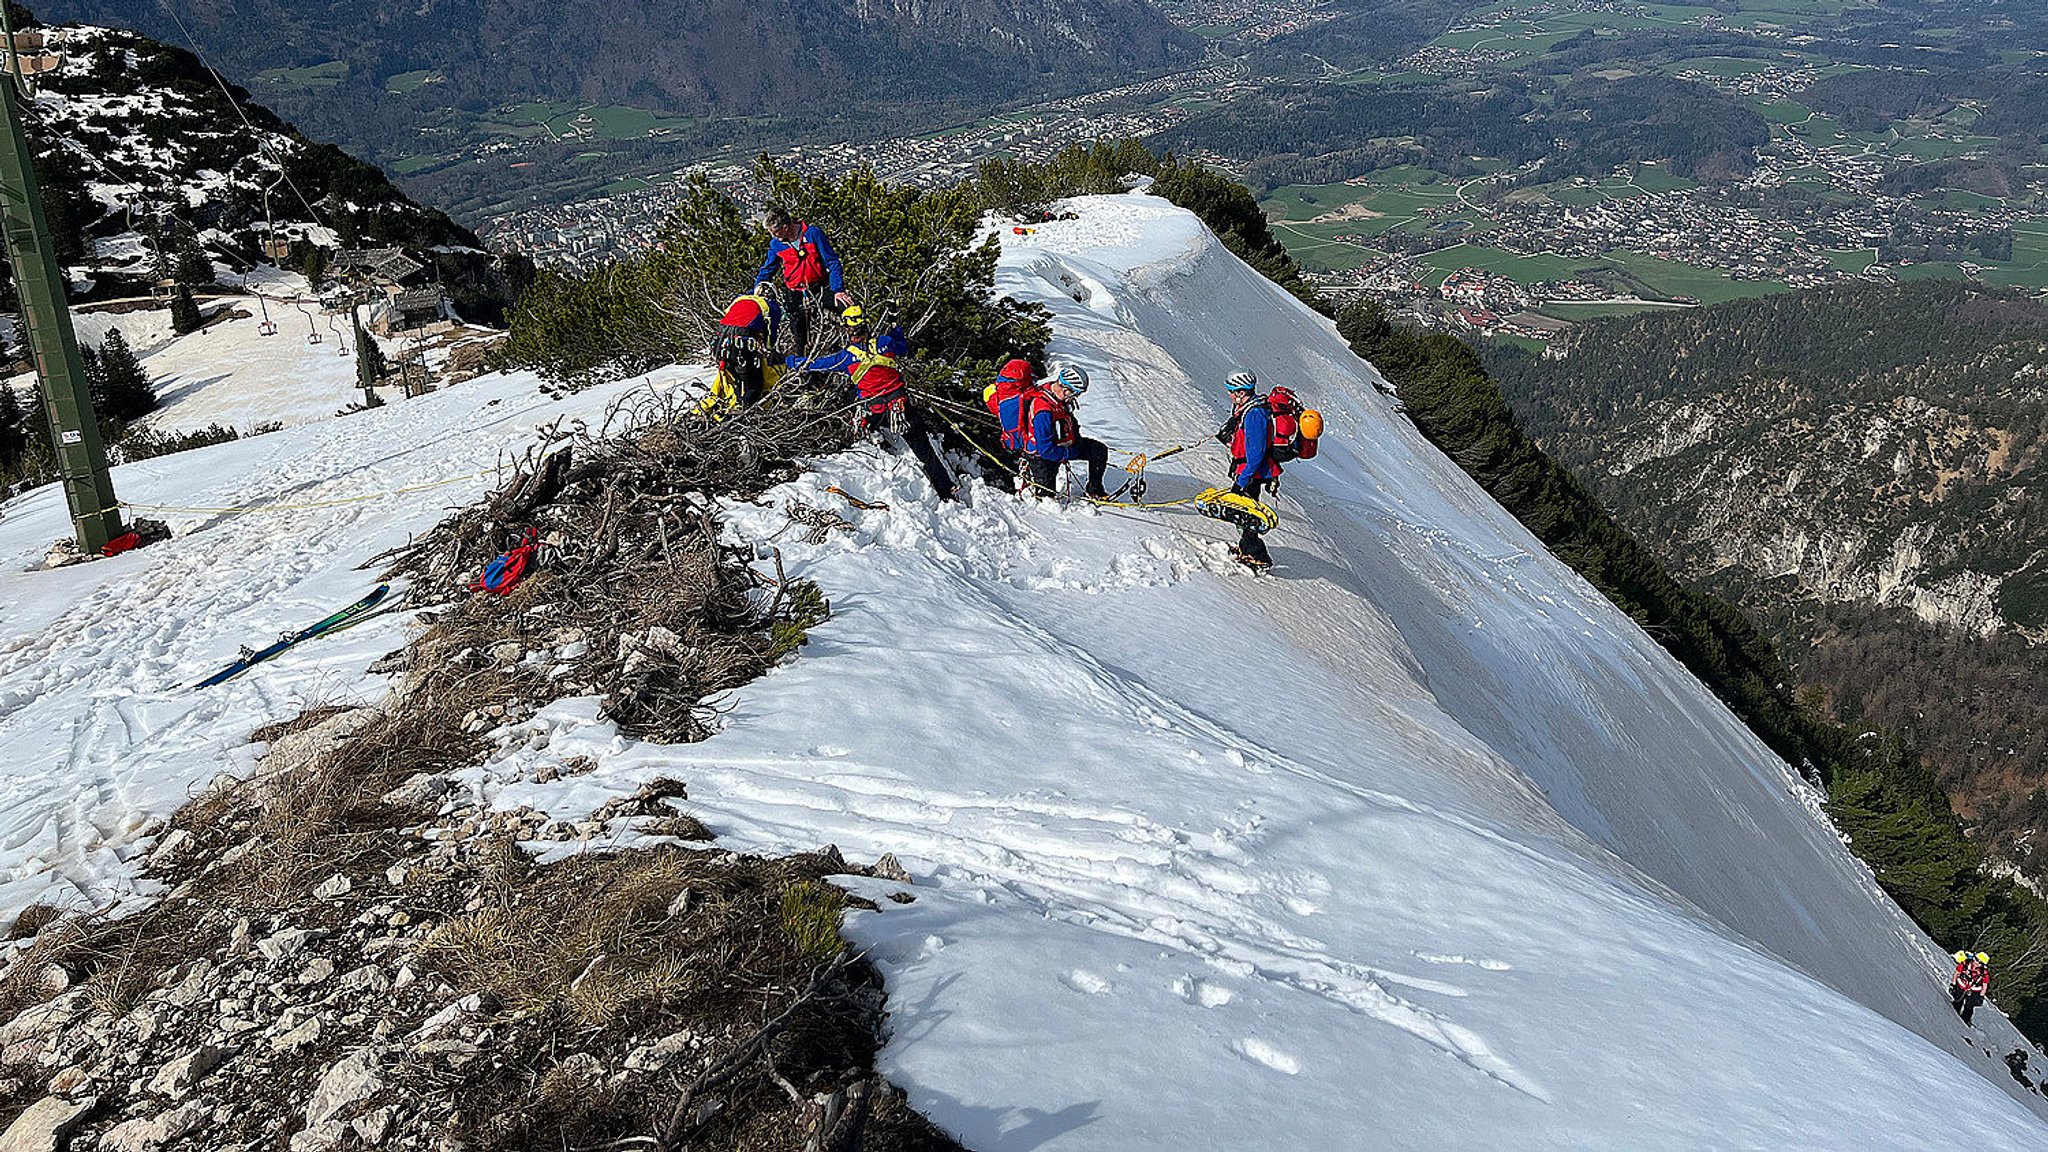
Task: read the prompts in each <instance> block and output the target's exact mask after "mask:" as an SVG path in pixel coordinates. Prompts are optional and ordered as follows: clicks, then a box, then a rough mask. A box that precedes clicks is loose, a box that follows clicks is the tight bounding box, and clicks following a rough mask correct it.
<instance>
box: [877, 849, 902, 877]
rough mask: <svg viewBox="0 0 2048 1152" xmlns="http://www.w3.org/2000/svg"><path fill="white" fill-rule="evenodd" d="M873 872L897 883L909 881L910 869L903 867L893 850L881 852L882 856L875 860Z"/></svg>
mask: <svg viewBox="0 0 2048 1152" xmlns="http://www.w3.org/2000/svg"><path fill="white" fill-rule="evenodd" d="M874 873H875V875H876V876H879V877H881V878H882V879H884V880H894V881H895V882H896V883H898V884H908V883H910V869H908V868H905V867H904V866H903V864H902V862H901V861H899V860H897V859H896V854H895V853H894V852H884V853H882V858H881V859H880V860H877V861H875V867H874Z"/></svg>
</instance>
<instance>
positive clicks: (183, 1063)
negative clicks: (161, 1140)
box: [149, 1044, 230, 1100]
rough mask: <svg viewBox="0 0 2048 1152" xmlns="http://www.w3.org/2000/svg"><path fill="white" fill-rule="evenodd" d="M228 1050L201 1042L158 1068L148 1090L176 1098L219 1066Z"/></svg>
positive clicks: (188, 1090)
mask: <svg viewBox="0 0 2048 1152" xmlns="http://www.w3.org/2000/svg"><path fill="white" fill-rule="evenodd" d="M229 1051H230V1050H229V1049H227V1048H216V1047H215V1046H213V1045H211V1044H201V1045H200V1046H199V1047H197V1048H194V1049H193V1050H192V1051H190V1052H187V1053H185V1054H184V1055H183V1056H180V1057H178V1058H177V1059H176V1060H173V1061H171V1062H170V1063H168V1064H166V1065H164V1066H163V1067H162V1068H160V1069H158V1070H157V1074H156V1076H155V1077H154V1078H153V1079H151V1080H150V1082H149V1090H150V1091H151V1092H154V1093H156V1094H157V1095H159V1096H168V1097H170V1098H172V1099H174V1100H175V1099H178V1098H179V1097H182V1096H184V1095H185V1094H186V1093H188V1092H190V1091H191V1090H192V1089H193V1088H194V1087H196V1086H197V1085H198V1083H199V1082H200V1081H201V1080H204V1079H206V1074H207V1073H208V1072H211V1071H213V1070H214V1069H215V1068H217V1067H219V1066H220V1062H221V1061H222V1060H224V1059H226V1058H227V1056H228V1053H229Z"/></svg>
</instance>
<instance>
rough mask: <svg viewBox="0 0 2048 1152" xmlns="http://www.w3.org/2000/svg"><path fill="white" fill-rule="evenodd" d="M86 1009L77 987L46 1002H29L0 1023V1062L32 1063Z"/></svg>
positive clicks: (81, 993)
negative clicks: (15, 1013)
mask: <svg viewBox="0 0 2048 1152" xmlns="http://www.w3.org/2000/svg"><path fill="white" fill-rule="evenodd" d="M85 1011H86V1003H85V993H84V991H83V990H82V989H81V990H79V991H74V992H66V993H65V994H64V995H62V996H59V997H57V998H56V999H55V1000H52V1001H50V1002H49V1003H47V1004H37V1005H33V1006H31V1007H29V1008H27V1009H25V1010H23V1011H22V1013H21V1014H20V1015H18V1016H16V1017H15V1018H14V1019H12V1020H9V1021H8V1022H7V1023H6V1024H5V1025H0V1064H34V1063H37V1062H39V1061H41V1060H42V1058H43V1054H44V1053H45V1052H46V1051H47V1050H48V1049H49V1047H50V1042H51V1041H52V1040H53V1039H54V1038H55V1037H56V1036H57V1034H58V1033H59V1032H60V1031H62V1030H63V1029H64V1027H65V1026H66V1025H68V1024H70V1023H71V1022H72V1021H73V1020H75V1019H77V1018H78V1017H79V1016H81V1015H83V1014H84V1013H85Z"/></svg>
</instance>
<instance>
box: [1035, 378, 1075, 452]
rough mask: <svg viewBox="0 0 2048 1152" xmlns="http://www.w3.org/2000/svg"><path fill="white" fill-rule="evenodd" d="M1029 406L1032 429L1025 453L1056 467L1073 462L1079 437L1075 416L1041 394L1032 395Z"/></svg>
mask: <svg viewBox="0 0 2048 1152" xmlns="http://www.w3.org/2000/svg"><path fill="white" fill-rule="evenodd" d="M1030 403H1031V427H1030V429H1029V430H1028V432H1027V433H1026V435H1025V439H1024V451H1025V453H1026V454H1028V455H1032V456H1036V457H1038V458H1039V459H1040V460H1050V461H1052V462H1053V463H1055V464H1060V463H1065V462H1066V461H1068V460H1071V459H1073V458H1074V441H1076V440H1078V439H1080V436H1081V426H1080V425H1079V423H1077V422H1076V421H1075V420H1074V413H1073V412H1072V411H1071V410H1069V409H1068V408H1067V406H1066V405H1065V404H1062V403H1060V402H1059V401H1058V400H1055V399H1053V398H1052V397H1051V396H1050V395H1048V394H1046V393H1044V392H1037V393H1033V394H1032V397H1031V401H1030Z"/></svg>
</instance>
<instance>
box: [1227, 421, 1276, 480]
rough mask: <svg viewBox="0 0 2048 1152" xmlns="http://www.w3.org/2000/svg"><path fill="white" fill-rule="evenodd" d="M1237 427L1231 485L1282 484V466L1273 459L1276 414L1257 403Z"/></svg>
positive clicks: (1238, 422)
mask: <svg viewBox="0 0 2048 1152" xmlns="http://www.w3.org/2000/svg"><path fill="white" fill-rule="evenodd" d="M1235 423H1236V425H1237V432H1236V434H1235V435H1233V436H1232V437H1231V438H1230V466H1231V468H1232V472H1231V475H1230V482H1231V483H1232V484H1233V485H1235V486H1236V487H1239V488H1246V487H1250V485H1251V483H1252V481H1254V480H1278V479H1279V478H1280V462H1279V461H1278V460H1275V459H1273V410H1272V409H1271V408H1268V407H1266V402H1265V400H1263V399H1261V400H1256V401H1253V402H1252V404H1251V406H1250V407H1248V408H1246V409H1245V410H1244V412H1243V413H1242V414H1240V415H1239V416H1238V417H1237V418H1236V420H1235Z"/></svg>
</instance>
